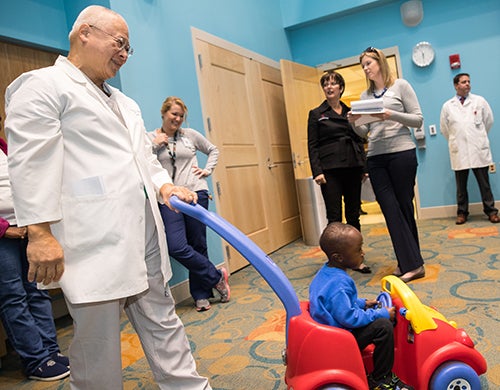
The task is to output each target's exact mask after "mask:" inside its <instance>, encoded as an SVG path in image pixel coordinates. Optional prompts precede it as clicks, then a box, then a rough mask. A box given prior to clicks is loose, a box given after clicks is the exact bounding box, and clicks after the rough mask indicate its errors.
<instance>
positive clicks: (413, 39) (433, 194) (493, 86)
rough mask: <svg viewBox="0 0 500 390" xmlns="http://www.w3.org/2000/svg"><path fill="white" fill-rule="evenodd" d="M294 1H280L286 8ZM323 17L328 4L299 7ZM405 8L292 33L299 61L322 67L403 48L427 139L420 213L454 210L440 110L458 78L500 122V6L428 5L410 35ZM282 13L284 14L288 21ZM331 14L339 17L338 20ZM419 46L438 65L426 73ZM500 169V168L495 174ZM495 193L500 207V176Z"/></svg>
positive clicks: (375, 10)
mask: <svg viewBox="0 0 500 390" xmlns="http://www.w3.org/2000/svg"><path fill="white" fill-rule="evenodd" d="M288 1H289V0H282V4H287V3H288ZM295 3H303V4H306V3H307V6H309V7H311V8H315V9H321V6H323V5H324V4H323V3H324V2H323V1H322V0H303V1H300V0H295ZM402 3H403V1H397V2H389V3H387V4H381V5H378V6H377V7H373V6H372V7H369V8H363V9H360V10H358V11H357V12H356V13H352V14H346V13H345V10H344V9H342V8H341V7H339V9H338V13H337V14H335V12H334V11H331V12H329V17H328V20H323V21H321V22H317V23H314V24H308V23H307V20H300V21H297V23H305V24H306V25H305V26H304V27H301V26H300V25H299V26H296V25H294V26H291V27H290V28H288V29H287V31H288V37H289V43H290V47H291V51H292V58H293V60H294V61H297V62H300V63H304V64H306V65H311V66H316V65H318V64H322V63H325V62H329V61H333V60H336V59H342V58H347V57H351V56H357V55H359V54H360V53H361V52H362V51H363V50H364V49H365V48H366V47H368V46H375V47H379V48H385V47H391V46H398V47H399V53H400V55H401V66H402V72H403V76H404V78H406V79H407V80H408V81H409V82H410V83H411V84H412V85H413V87H414V89H415V91H416V93H417V95H418V97H419V101H420V104H421V106H422V110H423V113H424V119H425V124H426V132H427V139H426V143H427V148H426V149H425V150H419V153H418V156H419V169H418V184H419V192H420V203H421V207H423V208H427V207H439V206H444V205H455V204H456V203H455V179H454V174H453V172H452V171H451V168H450V162H449V155H448V146H447V143H446V140H445V139H444V137H443V136H442V135H441V134H440V133H439V114H440V111H441V107H442V104H443V103H444V102H445V101H446V100H447V99H449V98H451V97H452V96H453V95H454V94H455V89H454V88H453V76H454V75H455V74H457V73H459V71H460V72H467V73H470V75H471V84H472V92H473V93H476V94H479V95H482V96H484V97H485V98H486V99H487V100H488V102H489V103H490V105H491V107H492V109H493V112H494V114H495V113H496V115H497V117H498V116H500V96H499V93H498V88H499V87H500V73H499V72H498V64H499V63H500V2H499V1H497V0H480V1H475V2H470V1H468V0H439V1H432V0H424V1H423V8H424V18H423V21H422V23H421V24H420V25H418V26H417V27H413V28H410V27H406V26H405V25H404V24H403V23H402V21H401V17H400V9H399V7H400V5H401V4H402ZM285 9H286V8H285V7H284V11H283V13H286V11H285ZM332 14H333V15H332ZM419 41H429V42H431V43H432V44H433V45H434V47H435V50H436V60H435V61H434V63H433V64H432V65H431V66H430V67H428V68H423V69H422V68H418V67H416V66H415V65H413V63H412V62H411V50H412V47H413V46H414V45H415V44H416V43H417V42H419ZM455 53H459V54H460V58H461V62H462V67H461V69H460V70H451V69H450V66H449V55H450V54H455ZM430 124H436V125H437V126H438V135H437V136H433V137H430V136H429V134H428V125H430ZM499 130H500V125H499V121H498V118H497V122H496V123H495V124H494V126H493V129H492V130H491V132H490V141H491V147H492V151H493V158H494V161H495V162H497V164H499V162H500V131H499ZM497 168H498V166H497ZM490 178H491V183H492V189H493V193H494V194H495V195H496V198H497V200H500V172H498V173H496V174H492V175H490ZM469 189H470V194H469V195H470V200H471V202H480V199H481V198H480V195H479V191H478V189H477V184H476V182H475V179H474V178H473V175H471V179H470V180H469Z"/></svg>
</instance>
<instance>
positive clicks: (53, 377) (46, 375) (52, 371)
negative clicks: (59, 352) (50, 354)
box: [28, 359, 69, 382]
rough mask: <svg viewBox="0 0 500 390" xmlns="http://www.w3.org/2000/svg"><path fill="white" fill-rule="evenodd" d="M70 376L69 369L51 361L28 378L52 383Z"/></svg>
mask: <svg viewBox="0 0 500 390" xmlns="http://www.w3.org/2000/svg"><path fill="white" fill-rule="evenodd" d="M68 375H69V368H68V367H66V366H64V365H62V364H60V363H57V362H56V361H54V360H52V359H50V360H47V361H46V362H45V363H43V364H42V365H41V366H40V367H38V368H37V369H36V370H35V371H34V372H33V373H32V374H31V375H29V376H28V378H29V379H34V380H37V381H44V382H50V381H57V380H59V379H63V378H66V377H67V376H68Z"/></svg>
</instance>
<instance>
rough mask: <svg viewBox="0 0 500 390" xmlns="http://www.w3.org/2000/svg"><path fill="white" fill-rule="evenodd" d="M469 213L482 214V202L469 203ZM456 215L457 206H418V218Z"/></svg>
mask: <svg viewBox="0 0 500 390" xmlns="http://www.w3.org/2000/svg"><path fill="white" fill-rule="evenodd" d="M469 214H470V215H482V214H484V213H483V204H482V203H471V204H469ZM456 216H457V206H456V205H452V206H439V207H425V208H420V210H419V213H418V219H433V218H455V217H456Z"/></svg>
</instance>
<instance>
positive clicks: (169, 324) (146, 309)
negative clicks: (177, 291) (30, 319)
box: [68, 251, 211, 390]
mask: <svg viewBox="0 0 500 390" xmlns="http://www.w3.org/2000/svg"><path fill="white" fill-rule="evenodd" d="M160 263H161V256H160V253H159V251H158V252H155V253H154V254H152V255H150V256H149V257H148V258H147V259H146V264H147V270H148V283H149V289H148V290H146V291H144V292H142V293H140V294H137V295H135V296H132V297H128V298H125V299H120V300H113V301H106V302H96V303H88V304H77V305H73V304H71V303H69V302H68V309H69V311H70V314H71V316H72V317H73V321H74V339H73V342H72V344H71V346H70V349H69V358H70V361H71V376H70V384H71V389H72V390H76V389H78V390H95V389H106V390H119V389H123V379H122V363H121V350H120V329H121V323H120V314H121V312H122V309H125V313H126V314H127V317H128V318H129V320H130V322H131V324H132V326H133V327H134V329H135V331H136V332H137V334H138V335H139V338H140V340H141V344H142V348H143V350H144V353H145V355H146V358H147V360H148V363H149V365H150V367H151V370H152V372H153V376H154V379H155V381H156V383H157V385H158V386H159V388H160V389H162V390H181V389H186V390H188V389H189V390H210V389H211V387H210V385H209V384H208V379H207V378H204V377H201V376H199V375H198V373H197V371H196V364H195V361H194V358H193V356H192V354H191V349H190V346H189V342H188V340H187V337H186V333H185V330H184V326H183V324H182V322H181V320H180V319H179V317H178V316H177V314H176V313H175V302H174V300H173V298H172V296H171V294H170V289H169V287H168V285H166V286H165V282H164V278H163V276H162V273H161V270H160Z"/></svg>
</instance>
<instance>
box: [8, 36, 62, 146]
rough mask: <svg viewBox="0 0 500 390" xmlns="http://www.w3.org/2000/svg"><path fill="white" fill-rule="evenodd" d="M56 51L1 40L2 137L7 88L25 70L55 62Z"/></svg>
mask: <svg viewBox="0 0 500 390" xmlns="http://www.w3.org/2000/svg"><path fill="white" fill-rule="evenodd" d="M56 58H57V54H56V53H50V52H47V51H42V50H38V49H32V48H29V47H24V46H19V45H14V44H11V43H7V42H0V116H1V117H2V126H1V131H0V137H2V138H3V139H5V132H4V127H3V121H4V120H5V89H6V88H7V87H8V86H9V84H10V83H11V82H12V81H13V80H14V79H16V78H17V77H18V76H19V75H21V74H22V73H24V72H28V71H30V70H33V69H38V68H42V67H45V66H49V65H52V64H54V62H55V60H56Z"/></svg>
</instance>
